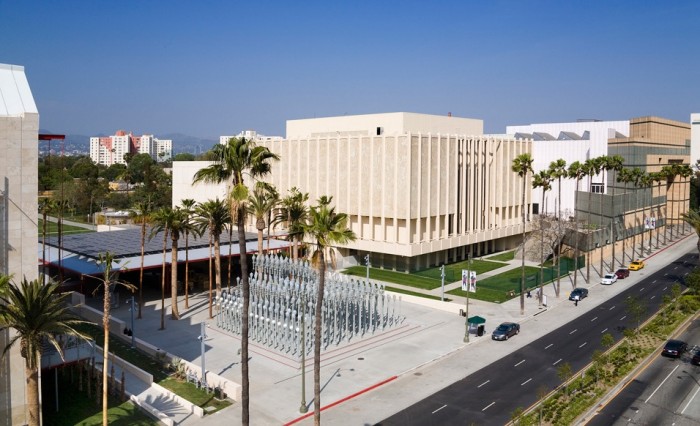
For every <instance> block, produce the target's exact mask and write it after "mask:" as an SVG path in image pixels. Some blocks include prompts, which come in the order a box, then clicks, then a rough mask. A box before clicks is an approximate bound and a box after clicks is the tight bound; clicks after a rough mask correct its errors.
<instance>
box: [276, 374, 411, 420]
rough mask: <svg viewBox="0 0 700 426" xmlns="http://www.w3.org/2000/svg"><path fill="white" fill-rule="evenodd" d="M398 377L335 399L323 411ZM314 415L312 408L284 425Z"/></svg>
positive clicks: (322, 408) (392, 377)
mask: <svg viewBox="0 0 700 426" xmlns="http://www.w3.org/2000/svg"><path fill="white" fill-rule="evenodd" d="M397 378H398V376H391V377H389V378H388V379H386V380H383V381H381V382H379V383H376V384H374V385H372V386H370V387H368V388H366V389H362V390H361V391H359V392H355V393H354V394H352V395H348V396H346V397H345V398H342V399H339V400H337V401H335V402H334V403H332V404H329V405H326V406H325V407H321V411H323V410H326V409H328V408H331V407H335V406H336V405H338V404H342V403H343V402H345V401H347V400H349V399H352V398H354V397H356V396H358V395H362V394H363V393H365V392H369V391H371V390H372V389H376V388H378V387H379V386H381V385H384V384H387V383H389V382H391V381H393V380H396V379H397ZM313 415H314V412H313V410H312V411H311V412H309V413H306V414H304V415H303V416H301V417H297V418H296V419H294V420H292V421H291V422H289V423H285V424H284V426H289V425H293V424H294V423H297V422H300V421H302V420H304V419H306V418H309V417H311V416H313Z"/></svg>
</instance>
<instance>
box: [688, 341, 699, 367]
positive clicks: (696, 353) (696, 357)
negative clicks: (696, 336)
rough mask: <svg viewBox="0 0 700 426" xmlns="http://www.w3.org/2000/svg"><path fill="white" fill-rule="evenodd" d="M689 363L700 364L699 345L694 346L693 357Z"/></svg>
mask: <svg viewBox="0 0 700 426" xmlns="http://www.w3.org/2000/svg"><path fill="white" fill-rule="evenodd" d="M690 363H691V364H693V365H700V346H696V347H695V351H694V352H693V357H692V358H691V359H690Z"/></svg>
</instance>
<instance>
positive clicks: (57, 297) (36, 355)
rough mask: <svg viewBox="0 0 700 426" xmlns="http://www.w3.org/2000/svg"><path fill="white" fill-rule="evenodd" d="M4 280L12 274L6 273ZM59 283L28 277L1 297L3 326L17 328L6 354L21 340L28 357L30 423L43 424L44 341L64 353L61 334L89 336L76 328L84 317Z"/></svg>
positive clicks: (0, 306) (21, 350) (27, 379)
mask: <svg viewBox="0 0 700 426" xmlns="http://www.w3.org/2000/svg"><path fill="white" fill-rule="evenodd" d="M1 280H8V278H6V277H2V278H1ZM5 284H7V283H5ZM58 286H59V284H58V283H54V282H50V283H48V284H46V285H44V284H42V282H41V281H40V280H32V281H27V279H26V278H25V279H23V280H22V282H21V283H20V285H10V286H9V287H6V289H7V294H5V295H3V296H2V297H0V330H3V331H4V330H7V329H10V328H12V329H14V330H15V331H16V333H15V334H13V335H12V337H11V338H10V340H9V341H8V342H7V345H6V346H5V348H4V349H3V356H5V355H7V353H8V352H9V351H10V349H11V348H12V347H13V346H14V345H15V344H16V343H17V342H19V346H20V353H21V355H22V358H24V371H25V375H26V383H27V387H26V392H27V394H26V398H27V407H28V416H29V419H28V424H29V425H30V426H38V425H39V419H40V414H41V413H40V405H39V368H40V362H41V361H40V359H41V348H42V344H43V343H44V342H49V343H50V344H51V346H53V347H54V348H56V350H57V351H58V353H59V354H60V355H61V356H63V349H62V348H61V345H60V343H59V341H58V340H57V337H58V336H59V335H70V336H77V337H80V338H83V339H87V337H86V336H84V335H82V334H81V333H79V332H78V331H76V330H75V328H73V327H74V326H76V325H78V324H80V323H83V322H84V321H82V320H80V319H79V318H78V317H77V316H75V315H74V314H73V313H72V312H71V311H70V300H69V297H70V293H58Z"/></svg>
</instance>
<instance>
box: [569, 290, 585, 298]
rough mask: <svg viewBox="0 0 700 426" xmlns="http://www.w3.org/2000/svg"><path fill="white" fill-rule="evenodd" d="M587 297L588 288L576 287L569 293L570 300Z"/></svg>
mask: <svg viewBox="0 0 700 426" xmlns="http://www.w3.org/2000/svg"><path fill="white" fill-rule="evenodd" d="M586 297H588V289H585V288H575V289H574V291H572V292H571V294H570V295H569V300H582V299H584V298H586Z"/></svg>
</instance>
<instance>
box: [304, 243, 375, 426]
mask: <svg viewBox="0 0 700 426" xmlns="http://www.w3.org/2000/svg"><path fill="white" fill-rule="evenodd" d="M367 257H369V255H367ZM301 307H302V309H301V312H300V315H301V405H300V406H299V412H300V413H302V414H304V413H306V412H307V411H309V408H308V407H307V406H306V338H305V337H306V327H305V321H304V318H305V317H306V297H305V294H303V293H302V295H301Z"/></svg>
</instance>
